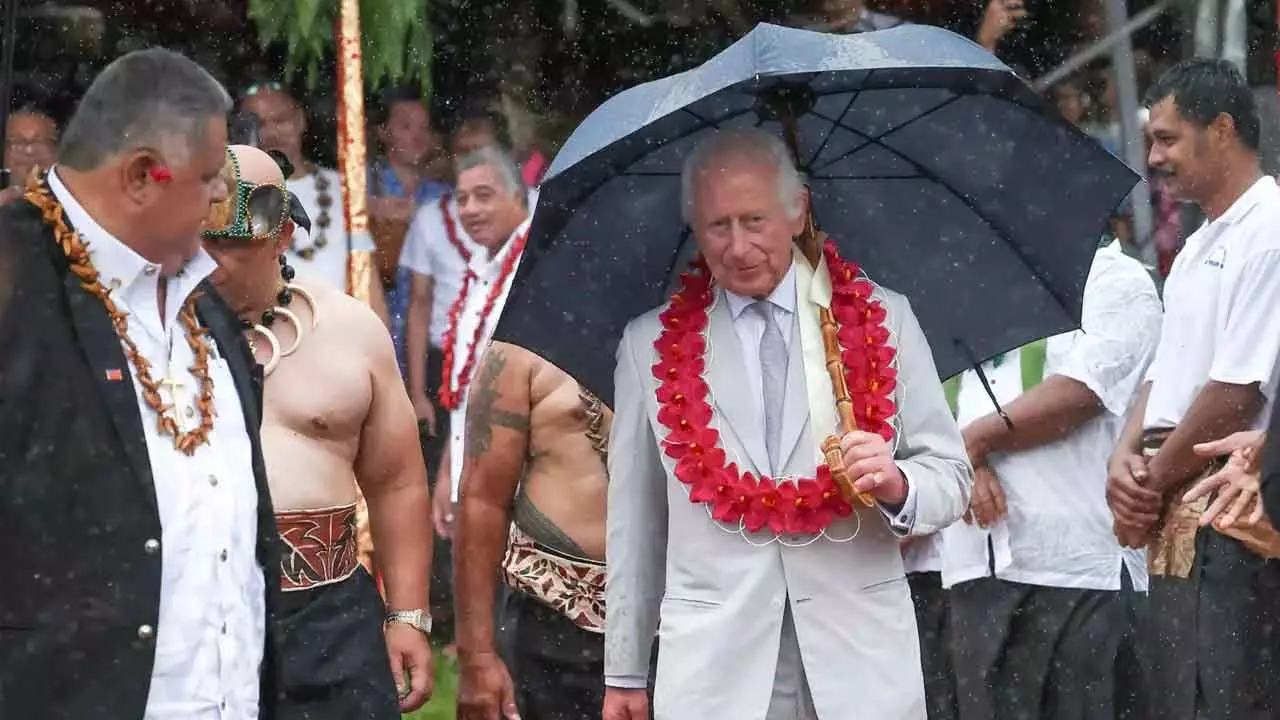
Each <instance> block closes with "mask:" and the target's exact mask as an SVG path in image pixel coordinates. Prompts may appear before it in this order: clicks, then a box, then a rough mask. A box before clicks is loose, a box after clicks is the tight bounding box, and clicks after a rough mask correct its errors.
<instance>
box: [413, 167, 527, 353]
mask: <svg viewBox="0 0 1280 720" xmlns="http://www.w3.org/2000/svg"><path fill="white" fill-rule="evenodd" d="M447 198H448V200H447V201H446V203H445V206H446V207H447V208H448V212H449V218H450V219H451V220H453V228H454V233H455V237H456V238H457V240H458V243H459V245H461V246H462V248H463V249H465V250H466V255H464V254H463V252H461V251H460V250H459V249H458V248H457V247H455V246H454V244H453V243H451V242H449V233H448V231H447V230H446V229H445V224H444V215H443V214H442V213H441V212H440V200H439V199H438V198H437V199H435V200H432V201H431V202H428V203H424V204H423V205H422V206H421V207H419V208H418V212H417V213H416V214H415V215H414V216H413V222H412V223H411V224H410V225H409V230H408V232H407V233H406V234H405V237H404V246H403V247H402V248H401V249H400V265H401V266H402V267H407V268H409V269H410V270H412V271H413V272H415V273H417V274H419V275H422V276H423V277H429V278H431V280H432V289H431V345H432V347H437V348H438V347H441V346H442V345H444V333H445V329H446V328H447V327H448V325H449V308H450V307H451V306H452V305H453V301H454V298H456V297H458V293H459V292H461V291H462V276H463V275H464V274H465V273H466V272H467V267H468V266H469V264H470V262H469V261H468V260H467V256H470V257H472V258H474V257H476V256H477V255H481V254H484V253H485V252H486V251H485V249H484V246H483V245H481V244H480V243H478V242H476V241H475V240H472V239H471V236H470V235H468V234H467V231H466V230H465V229H464V228H463V227H462V221H461V220H459V219H458V199H457V195H455V194H454V193H450V194H449V195H448V196H447ZM528 203H529V208H530V209H532V208H533V207H534V206H535V205H537V203H538V193H537V191H536V190H529V194H528Z"/></svg>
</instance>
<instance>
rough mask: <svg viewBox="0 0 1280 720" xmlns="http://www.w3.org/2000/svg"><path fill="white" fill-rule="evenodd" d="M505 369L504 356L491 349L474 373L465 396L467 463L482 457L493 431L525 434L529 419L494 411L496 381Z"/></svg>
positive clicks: (505, 357)
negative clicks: (467, 393)
mask: <svg viewBox="0 0 1280 720" xmlns="http://www.w3.org/2000/svg"><path fill="white" fill-rule="evenodd" d="M506 366H507V356H506V354H505V353H504V352H503V351H502V350H500V349H498V348H495V347H491V348H489V350H488V351H487V352H486V353H485V354H484V362H483V363H482V364H481V365H480V370H479V371H478V372H477V373H476V380H475V384H474V385H472V386H471V394H470V395H468V396H467V420H466V427H465V428H464V430H463V432H465V433H466V442H465V444H466V451H467V457H468V458H469V459H472V460H475V459H476V458H478V457H480V456H481V455H484V454H485V453H486V452H488V451H489V447H490V445H492V443H493V428H495V427H505V428H510V429H511V430H518V431H520V432H528V431H529V416H528V415H527V414H523V413H514V412H508V411H506V410H499V409H497V408H495V407H494V404H495V403H496V402H497V401H498V397H499V393H498V387H497V385H498V378H499V377H501V376H502V371H503V369H504V368H506Z"/></svg>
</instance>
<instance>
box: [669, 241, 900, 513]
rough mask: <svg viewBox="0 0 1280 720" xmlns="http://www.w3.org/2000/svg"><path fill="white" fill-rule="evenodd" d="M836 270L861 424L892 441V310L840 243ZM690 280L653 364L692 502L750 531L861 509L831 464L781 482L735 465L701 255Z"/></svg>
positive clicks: (835, 307)
mask: <svg viewBox="0 0 1280 720" xmlns="http://www.w3.org/2000/svg"><path fill="white" fill-rule="evenodd" d="M823 254H824V256H825V257H826V261H827V267H828V268H829V270H830V273H831V286H832V299H831V312H832V315H833V316H834V318H835V321H836V323H837V326H838V327H839V332H838V333H837V337H838V339H839V342H840V348H841V350H842V360H843V365H844V375H845V382H846V384H847V385H848V387H849V394H850V397H851V398H852V400H853V412H854V417H855V418H856V420H857V423H858V427H859V428H860V429H862V430H864V431H866V432H873V433H878V434H880V436H881V437H883V438H885V439H886V440H892V439H893V434H894V429H893V418H894V414H895V406H894V401H893V392H894V388H895V387H896V386H897V375H898V373H897V370H896V369H895V368H894V367H893V359H894V355H895V350H894V349H893V348H892V347H890V345H889V330H888V328H886V327H885V325H884V322H885V316H886V313H885V310H884V307H883V306H882V305H881V304H880V302H879V301H877V300H876V299H874V298H873V297H872V292H873V291H874V289H875V288H874V286H873V285H872V283H871V282H870V281H869V280H867V279H866V277H865V276H863V275H862V272H861V269H860V268H859V267H858V266H857V264H855V263H852V262H847V261H845V260H843V259H842V258H841V257H840V255H839V252H838V251H837V249H836V246H835V243H834V242H831V241H827V242H826V244H825V245H824V247H823ZM680 281H681V287H680V289H679V290H678V291H676V293H675V294H674V295H673V296H672V298H671V303H670V304H669V305H668V307H667V308H666V309H665V310H664V311H663V312H662V314H661V315H660V316H659V319H660V321H661V323H662V328H663V330H662V333H661V334H660V335H659V336H658V339H657V341H655V342H654V348H655V349H656V350H657V352H658V362H657V363H656V364H654V366H653V374H654V377H655V378H657V379H658V381H659V383H660V385H659V387H658V390H657V397H658V408H659V409H658V422H659V423H660V424H661V425H662V426H663V427H665V428H666V429H667V433H666V437H664V438H663V439H662V446H663V449H664V451H665V452H666V454H667V455H668V456H669V457H671V458H672V459H674V460H675V461H676V468H675V476H676V478H677V479H678V480H680V481H681V482H683V483H685V484H686V485H688V486H689V500H690V502H694V503H703V504H705V505H707V506H708V508H709V509H710V511H711V516H712V517H713V518H715V519H716V520H718V521H720V522H723V523H730V524H741V526H742V527H743V528H744V529H745V530H747V531H748V532H758V531H760V530H762V529H765V528H768V529H769V530H770V531H772V532H774V533H776V534H783V533H792V534H816V533H821V532H823V531H824V530H826V529H827V528H828V527H829V526H830V525H831V523H832V522H834V521H835V520H836V518H842V517H848V516H849V515H850V514H851V513H852V512H853V508H852V506H851V505H850V504H849V503H848V502H847V501H845V499H844V498H843V497H841V495H840V490H839V488H838V487H837V486H836V483H835V481H834V480H833V479H832V477H831V470H830V468H828V467H827V465H826V464H825V463H824V464H822V465H819V466H818V470H817V473H816V474H815V477H812V478H798V479H792V480H775V479H773V478H769V477H763V476H762V477H759V478H757V477H755V476H754V475H752V474H751V473H750V472H747V473H743V472H739V470H738V467H737V465H736V464H734V463H729V462H727V458H726V455H725V451H724V448H723V447H721V445H720V433H719V432H718V431H716V430H715V429H714V428H712V427H711V420H712V417H713V413H712V409H711V403H710V402H709V396H710V386H709V385H708V384H707V381H706V379H705V375H706V351H707V340H706V335H705V331H706V329H707V325H708V317H709V310H710V308H711V304H712V300H713V298H714V296H715V295H714V291H713V288H712V279H711V273H710V270H709V269H708V267H707V265H706V262H705V261H704V260H702V259H701V258H698V259H696V260H694V261H693V263H692V264H691V265H690V270H689V272H686V273H684V274H683V275H681V277H680Z"/></svg>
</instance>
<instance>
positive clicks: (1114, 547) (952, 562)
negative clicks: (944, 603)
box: [920, 244, 1161, 591]
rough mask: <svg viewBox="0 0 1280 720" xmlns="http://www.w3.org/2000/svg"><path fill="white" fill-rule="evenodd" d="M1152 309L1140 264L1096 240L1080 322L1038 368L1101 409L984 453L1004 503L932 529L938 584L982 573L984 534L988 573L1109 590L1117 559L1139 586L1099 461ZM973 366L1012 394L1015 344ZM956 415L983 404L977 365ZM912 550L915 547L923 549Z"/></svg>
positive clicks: (1142, 568) (1137, 377)
mask: <svg viewBox="0 0 1280 720" xmlns="http://www.w3.org/2000/svg"><path fill="white" fill-rule="evenodd" d="M1160 319H1161V308H1160V298H1159V296H1158V295H1157V293H1156V289H1155V285H1154V284H1153V283H1152V282H1151V278H1150V276H1149V275H1148V274H1147V271H1146V269H1144V268H1143V267H1142V265H1141V264H1140V263H1139V262H1138V261H1136V260H1134V259H1132V258H1130V257H1127V256H1125V255H1124V254H1123V253H1122V252H1121V251H1120V250H1119V249H1118V248H1117V247H1116V246H1115V244H1112V245H1110V246H1108V247H1106V248H1103V249H1101V250H1099V251H1098V252H1097V254H1096V256H1095V258H1094V262H1093V267H1092V268H1091V269H1090V271H1089V277H1088V280H1087V282H1086V284H1085V296H1084V308H1083V313H1082V325H1083V330H1077V331H1074V332H1070V333H1064V334H1061V335H1056V336H1054V337H1052V338H1050V339H1049V340H1048V344H1047V346H1046V348H1045V368H1044V372H1045V377H1048V376H1050V375H1061V376H1064V377H1068V378H1071V379H1073V380H1076V381H1079V382H1080V383H1082V384H1084V385H1085V386H1086V387H1088V388H1089V390H1090V391H1092V392H1093V394H1094V395H1095V396H1097V398H1098V400H1099V401H1100V402H1101V403H1102V406H1103V412H1102V414H1101V415H1099V416H1097V417H1095V418H1093V419H1092V420H1090V421H1088V422H1087V423H1085V424H1084V425H1083V426H1081V427H1080V428H1079V429H1077V430H1076V432H1074V433H1073V434H1072V435H1070V436H1069V437H1067V438H1064V439H1062V440H1059V441H1057V442H1052V443H1049V444H1046V445H1041V446H1039V447H1035V448H1031V449H1029V450H1023V451H1021V452H1015V453H1007V454H1006V453H996V454H992V455H991V457H990V462H991V469H992V470H993V471H994V472H995V473H996V475H997V476H998V477H999V478H1000V486H1001V488H1002V489H1003V490H1004V493H1005V498H1006V500H1007V502H1008V507H1009V514H1008V516H1007V517H1005V518H1004V519H1002V520H1001V521H1000V522H999V523H997V524H996V525H995V526H994V527H992V528H990V529H988V530H983V529H981V528H979V527H978V526H977V525H967V524H965V523H964V522H963V521H960V522H957V523H955V524H953V525H951V526H950V527H948V528H946V529H945V530H943V531H942V533H941V554H942V580H943V585H944V586H945V587H951V586H953V585H955V584H957V583H961V582H965V581H968V580H973V579H975V578H981V577H987V576H989V575H990V574H991V573H990V561H991V557H990V553H989V550H988V538H990V541H991V547H992V549H994V551H995V557H994V565H995V575H996V577H998V578H1001V579H1003V580H1008V581H1011V582H1018V583H1026V584H1031V585H1041V586H1048V587H1063V588H1087V589H1092V590H1119V589H1120V568H1121V565H1122V564H1123V565H1124V567H1126V568H1128V571H1129V575H1130V578H1131V579H1132V580H1133V586H1134V588H1135V589H1137V590H1139V591H1144V590H1146V587H1147V569H1146V561H1145V557H1144V555H1143V553H1142V551H1138V550H1128V549H1124V548H1121V547H1120V544H1119V543H1118V542H1116V538H1115V535H1114V534H1113V532H1112V519H1111V513H1110V511H1109V510H1108V509H1107V503H1106V483H1107V461H1108V459H1109V458H1110V456H1111V451H1112V449H1113V448H1114V447H1115V443H1116V438H1117V437H1119V435H1120V430H1121V429H1122V427H1123V425H1124V417H1125V414H1126V413H1127V411H1128V409H1129V407H1130V405H1131V404H1132V402H1133V400H1134V398H1135V397H1136V396H1137V392H1138V389H1139V387H1140V386H1141V384H1142V378H1143V376H1144V373H1145V372H1146V369H1147V366H1148V364H1149V363H1150V362H1151V358H1152V356H1153V355H1154V354H1155V348H1156V344H1157V342H1158V341H1159V333H1160ZM983 371H984V372H985V373H986V374H987V377H988V379H989V380H990V383H991V390H992V392H993V393H994V394H995V396H996V398H997V399H998V400H999V401H1000V403H1001V404H1002V405H1003V404H1006V403H1009V402H1012V401H1013V400H1014V399H1016V398H1017V397H1018V396H1019V395H1021V394H1022V392H1023V390H1022V367H1021V361H1020V357H1019V353H1018V352H1017V351H1014V352H1011V353H1008V354H1006V355H1005V357H1004V360H1003V362H1001V364H1000V366H999V367H994V366H993V363H991V362H990V361H988V362H987V363H985V366H984V368H983ZM957 400H958V403H957V404H958V408H959V412H958V417H957V419H958V420H959V423H960V426H961V427H964V426H966V425H968V424H969V423H971V422H973V421H974V420H976V419H978V418H979V417H982V416H984V415H987V414H989V413H991V412H993V411H994V409H995V408H993V407H992V405H991V399H990V398H989V397H988V396H987V393H986V391H985V390H984V389H983V387H982V383H981V381H980V380H979V379H978V377H977V374H976V373H975V372H974V371H972V370H970V371H967V372H966V373H965V374H964V375H963V376H961V384H960V392H959V396H958V398H957ZM920 552H924V549H923V548H922V549H921V551H920Z"/></svg>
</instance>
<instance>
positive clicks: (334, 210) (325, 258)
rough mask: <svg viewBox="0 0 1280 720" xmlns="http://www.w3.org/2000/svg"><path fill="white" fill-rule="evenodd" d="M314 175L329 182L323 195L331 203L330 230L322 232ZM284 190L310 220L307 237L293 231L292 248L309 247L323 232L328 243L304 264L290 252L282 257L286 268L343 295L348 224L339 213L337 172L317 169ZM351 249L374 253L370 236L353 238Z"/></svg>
mask: <svg viewBox="0 0 1280 720" xmlns="http://www.w3.org/2000/svg"><path fill="white" fill-rule="evenodd" d="M316 175H321V176H323V177H324V178H325V179H326V180H328V181H329V188H328V190H327V191H326V194H327V195H328V196H329V197H330V198H331V200H332V202H331V203H330V204H329V207H328V212H329V226H328V227H326V228H324V229H323V230H322V229H321V228H320V225H319V223H320V193H319V192H318V191H317V190H316ZM284 186H285V187H286V188H288V190H289V192H291V193H293V194H294V195H297V196H298V202H300V203H302V207H303V208H305V209H306V211H307V217H309V218H311V232H310V233H308V232H307V231H306V230H303V229H302V228H300V227H299V228H295V229H294V231H293V244H294V246H295V247H298V248H307V247H311V244H312V242H313V239H312V236H313V235H314V236H319V235H320V234H321V233H322V232H323V234H324V237H325V240H327V243H326V244H325V246H324V247H323V248H316V253H315V255H312V256H311V259H310V260H304V259H303V258H302V256H301V255H298V254H297V253H295V252H294V251H293V250H286V251H285V253H284V254H285V257H286V258H288V259H289V264H290V265H292V266H294V267H295V268H297V269H298V270H299V271H300V272H301V273H304V274H306V275H307V276H308V277H316V278H320V279H322V280H324V281H326V282H328V283H329V284H330V285H332V286H333V287H336V288H338V290H339V291H340V292H346V291H347V255H348V247H347V222H346V217H345V215H344V214H343V209H342V177H341V176H340V175H338V171H337V170H330V169H329V168H316V171H315V173H312V174H310V175H306V176H303V177H293V178H290V179H289V180H286V181H285V183H284ZM350 249H351V250H369V251H372V250H373V249H374V247H373V238H372V236H369V235H362V236H357V237H352V238H351V247H350Z"/></svg>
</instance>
